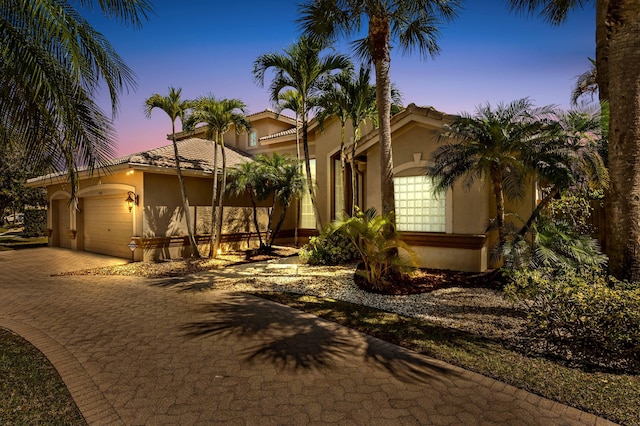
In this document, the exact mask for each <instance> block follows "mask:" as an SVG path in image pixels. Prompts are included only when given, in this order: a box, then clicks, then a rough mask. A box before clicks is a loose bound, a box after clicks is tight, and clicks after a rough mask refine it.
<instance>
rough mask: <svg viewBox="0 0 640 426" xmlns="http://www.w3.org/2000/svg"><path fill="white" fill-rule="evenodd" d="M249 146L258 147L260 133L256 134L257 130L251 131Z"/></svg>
mask: <svg viewBox="0 0 640 426" xmlns="http://www.w3.org/2000/svg"><path fill="white" fill-rule="evenodd" d="M249 146H250V147H255V146H258V132H256V131H255V130H251V131H250V132H249Z"/></svg>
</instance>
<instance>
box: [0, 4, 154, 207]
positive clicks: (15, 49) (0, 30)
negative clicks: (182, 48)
mask: <svg viewBox="0 0 640 426" xmlns="http://www.w3.org/2000/svg"><path fill="white" fill-rule="evenodd" d="M76 3H78V4H79V5H80V6H81V7H84V8H85V9H86V10H91V9H94V8H96V6H97V8H98V9H99V10H100V11H101V12H102V13H103V14H104V15H105V16H106V17H108V18H114V19H117V20H119V21H121V22H122V23H124V24H125V25H132V26H134V27H139V26H140V25H141V24H142V23H143V22H144V21H145V20H146V19H147V16H148V14H149V13H150V12H151V5H150V3H149V2H148V1H147V0H114V1H108V2H107V1H99V2H98V1H92V0H86V1H81V2H70V1H66V0H41V1H18V0H3V1H0V45H1V46H2V48H1V49H0V105H2V108H0V144H2V145H4V146H6V145H9V144H10V143H13V144H17V145H19V146H21V147H22V148H23V149H24V151H25V152H28V153H29V155H30V158H29V160H30V161H31V162H32V163H33V164H42V163H45V164H47V165H48V166H49V167H50V168H51V169H54V170H56V169H59V168H60V167H64V168H65V169H66V170H67V173H68V176H69V179H70V182H71V193H72V196H75V193H76V189H77V171H76V170H77V166H79V165H85V166H88V167H89V168H90V169H93V167H95V166H98V165H103V164H104V163H105V161H106V160H107V159H109V158H110V157H111V156H112V155H113V153H114V144H115V141H114V129H113V126H112V123H111V118H110V117H109V116H108V115H107V114H105V112H104V111H102V110H101V108H100V107H99V106H98V105H97V103H96V101H95V97H96V94H97V91H98V87H99V85H100V84H102V83H103V84H105V85H106V87H107V90H108V92H109V94H110V97H111V104H112V111H111V113H112V115H115V113H116V112H117V109H118V100H119V96H120V94H121V93H122V91H123V90H127V89H130V88H133V87H134V86H135V80H134V73H133V71H132V70H131V69H130V68H129V67H127V65H126V64H125V63H124V62H123V60H122V58H121V57H120V56H119V55H118V54H117V53H116V51H115V50H114V48H113V46H111V44H110V43H109V42H108V41H107V40H106V39H105V38H104V37H103V36H102V35H101V34H100V33H99V32H97V31H96V30H95V29H94V28H93V27H92V26H91V25H90V24H89V22H88V21H87V20H86V19H85V18H84V17H83V16H82V14H81V13H80V10H78V9H77V8H76V7H74V4H76Z"/></svg>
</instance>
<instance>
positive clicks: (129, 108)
mask: <svg viewBox="0 0 640 426" xmlns="http://www.w3.org/2000/svg"><path fill="white" fill-rule="evenodd" d="M153 3H154V5H155V12H156V15H155V16H152V17H151V19H150V21H149V22H147V23H146V24H145V25H144V27H143V28H142V29H140V30H133V29H131V28H127V27H122V26H120V25H118V24H117V23H115V22H109V21H106V20H104V19H103V18H102V17H100V16H99V15H98V14H97V13H95V14H94V15H88V18H89V20H90V22H92V23H93V24H94V25H95V27H96V28H97V29H98V30H99V31H101V32H102V33H103V34H104V35H105V36H106V37H107V39H108V40H109V41H110V42H111V43H112V44H113V46H114V47H115V48H116V50H117V51H118V53H119V54H120V55H121V56H122V57H123V59H124V60H125V62H126V63H127V64H128V65H129V66H130V67H131V68H132V69H133V70H134V71H135V73H136V74H137V77H138V85H137V88H136V89H135V91H131V92H130V93H128V94H124V95H123V96H122V98H121V102H122V105H121V109H120V113H119V115H118V117H117V119H116V122H115V126H116V130H117V132H118V154H119V155H124V154H128V153H132V152H136V151H141V150H146V149H151V148H155V147H158V146H162V145H166V144H167V143H168V141H167V139H166V135H167V133H169V132H170V130H171V123H170V121H169V118H168V117H167V116H166V114H164V112H162V111H160V110H155V111H154V112H153V114H152V118H151V119H147V118H146V117H145V116H144V113H143V111H142V105H143V103H144V101H145V99H147V98H148V97H149V96H151V95H152V94H153V93H160V94H163V95H164V94H166V93H167V92H168V90H167V88H168V86H169V85H173V86H175V87H181V88H182V89H183V93H182V94H183V98H185V99H190V98H196V97H198V96H201V95H206V94H209V93H213V94H215V96H216V97H218V98H222V97H224V98H238V99H241V100H243V101H244V102H245V103H246V104H247V106H248V111H249V113H255V112H259V111H262V110H264V109H265V108H267V107H270V104H269V101H268V93H267V89H265V88H260V87H258V86H257V85H256V84H255V82H254V80H253V76H252V69H253V61H254V60H255V59H256V58H257V57H258V56H259V55H260V54H262V53H267V52H273V51H280V50H281V49H282V48H284V47H286V46H288V45H289V44H291V43H293V42H295V41H296V39H297V38H298V36H299V31H298V28H297V24H296V23H295V19H296V18H297V6H296V5H297V3H298V2H297V0H280V1H278V2H267V1H253V0H251V1H247V0H245V1H235V2H217V1H210V0H196V1H183V2H168V1H164V0H158V1H154V2H153ZM220 3H223V4H220ZM465 3H466V4H465V9H464V10H463V11H462V12H461V13H460V16H459V17H458V19H457V20H455V21H454V22H452V23H450V24H448V25H446V26H444V27H442V28H441V35H440V38H439V46H440V49H441V53H440V55H438V56H436V57H435V58H434V59H427V60H421V59H420V57H419V56H418V55H417V54H413V55H408V56H403V55H401V54H400V52H396V53H395V54H394V55H393V56H392V62H391V78H392V81H393V82H394V83H395V84H396V85H397V86H398V87H399V88H400V90H401V92H402V93H403V98H404V104H405V105H407V104H409V103H412V102H413V103H415V104H417V105H421V106H422V105H430V106H433V107H435V108H436V109H438V110H441V111H444V112H447V113H459V112H462V111H468V112H473V110H474V109H475V107H476V106H477V105H479V104H482V103H486V102H490V103H491V104H496V103H498V102H500V101H504V102H510V101H512V100H514V99H518V98H522V97H526V96H528V97H530V98H531V99H533V100H534V102H535V103H536V104H537V105H547V104H555V105H559V106H561V107H563V108H568V107H569V96H570V92H571V88H572V85H573V84H574V83H575V78H576V76H577V75H578V74H580V73H582V72H584V71H586V70H587V69H588V68H589V62H588V60H587V57H594V55H595V10H594V8H593V6H589V7H587V8H586V9H584V10H581V11H577V12H573V13H572V14H571V15H570V17H569V20H568V22H567V23H566V24H564V25H562V26H560V27H552V26H550V25H549V24H547V23H545V22H543V21H542V20H541V19H540V18H537V17H527V16H521V15H517V14H513V13H509V12H508V10H507V6H506V1H504V0H487V1H482V2H481V1H477V0H476V1H471V0H467V1H466V2H465ZM339 50H340V52H341V53H347V54H350V52H349V51H348V48H346V47H344V48H343V47H340V48H339ZM101 105H103V107H104V108H105V109H106V110H109V108H110V107H109V104H108V103H107V102H106V98H105V100H104V101H103V102H102V103H101Z"/></svg>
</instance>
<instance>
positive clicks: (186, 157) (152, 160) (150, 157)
mask: <svg viewBox="0 0 640 426" xmlns="http://www.w3.org/2000/svg"><path fill="white" fill-rule="evenodd" d="M177 145H178V155H179V156H180V166H181V167H182V169H184V170H202V171H211V170H213V143H212V142H211V141H209V140H206V139H200V138H189V139H183V140H181V141H178V143H177ZM217 149H218V167H219V168H221V167H222V156H221V155H220V147H217ZM225 152H226V153H227V167H234V166H237V165H238V164H242V163H246V162H247V161H250V160H251V156H250V155H249V154H246V153H243V152H241V151H238V150H236V149H233V148H229V147H225ZM124 163H129V164H130V165H132V166H135V165H145V166H155V167H167V168H174V167H175V165H176V162H175V159H174V155H173V144H171V145H165V146H162V147H160V148H155V149H151V150H149V151H144V152H139V153H137V154H131V155H128V156H125V157H121V158H119V159H116V160H114V165H115V164H124Z"/></svg>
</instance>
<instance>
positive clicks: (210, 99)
mask: <svg viewBox="0 0 640 426" xmlns="http://www.w3.org/2000/svg"><path fill="white" fill-rule="evenodd" d="M245 108H246V105H245V104H244V102H242V101H241V100H239V99H216V97H215V96H214V95H209V96H202V97H200V98H198V99H196V100H195V101H194V102H193V110H192V111H191V113H190V115H189V116H188V117H187V119H186V120H185V122H184V127H185V129H187V130H188V131H193V129H194V128H195V126H196V125H198V124H204V125H205V126H206V133H205V137H206V138H207V139H209V140H211V141H213V170H212V172H213V193H212V195H211V197H212V200H211V244H210V246H209V257H210V258H214V257H215V256H217V254H218V249H219V247H220V236H221V235H222V217H223V209H224V192H225V189H226V187H227V155H226V154H227V153H226V149H225V146H224V134H225V133H226V132H228V131H229V130H230V129H231V127H234V129H235V131H236V133H237V134H240V133H242V132H245V131H248V130H249V129H250V128H251V124H250V123H249V121H248V120H247V117H246V116H245ZM218 146H220V153H221V157H222V169H221V171H220V174H221V179H222V182H221V184H220V190H219V191H218ZM216 197H217V199H216ZM216 201H217V202H216ZM216 206H217V207H216Z"/></svg>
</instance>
